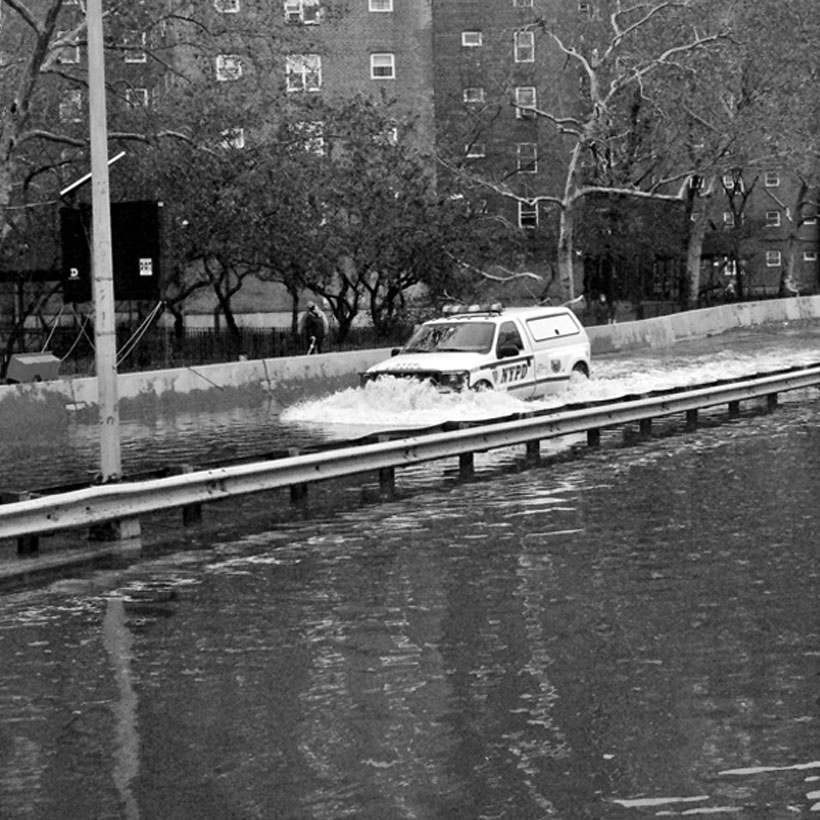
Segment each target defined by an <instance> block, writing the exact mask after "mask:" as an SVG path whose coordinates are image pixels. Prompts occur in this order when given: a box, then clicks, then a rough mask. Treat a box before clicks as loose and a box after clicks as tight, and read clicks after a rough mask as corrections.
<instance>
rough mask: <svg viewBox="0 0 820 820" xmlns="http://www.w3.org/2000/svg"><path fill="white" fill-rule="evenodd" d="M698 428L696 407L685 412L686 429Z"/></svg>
mask: <svg viewBox="0 0 820 820" xmlns="http://www.w3.org/2000/svg"><path fill="white" fill-rule="evenodd" d="M697 426H698V410H697V407H694V408H692V409H691V410H687V411H686V429H687V430H694V429H696V428H697Z"/></svg>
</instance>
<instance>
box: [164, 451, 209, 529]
mask: <svg viewBox="0 0 820 820" xmlns="http://www.w3.org/2000/svg"><path fill="white" fill-rule="evenodd" d="M171 472H172V474H173V475H187V474H188V473H193V472H194V467H193V465H192V464H182V465H180V466H179V467H174V469H173V470H172V471H171ZM201 523H202V504H187V505H186V506H184V507H183V508H182V525H183V526H184V527H193V526H195V525H196V524H201Z"/></svg>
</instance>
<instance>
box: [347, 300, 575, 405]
mask: <svg viewBox="0 0 820 820" xmlns="http://www.w3.org/2000/svg"><path fill="white" fill-rule="evenodd" d="M573 374H578V375H583V376H589V374H590V348H589V339H588V337H587V334H586V331H585V330H584V328H583V326H582V325H581V323H580V322H579V321H578V319H577V318H576V316H575V314H574V313H573V312H572V311H571V310H570V309H569V308H566V307H510V308H503V307H501V306H500V305H492V306H486V307H485V306H481V305H472V306H469V307H464V306H460V305H456V306H451V307H449V308H445V310H444V315H443V316H442V317H441V318H439V319H433V320H431V321H429V322H425V323H424V324H423V325H421V326H420V327H419V328H418V329H417V330H416V332H415V333H414V334H413V335H412V336H411V337H410V339H409V341H408V342H407V343H406V344H405V345H404V347H402V348H397V349H396V350H394V351H393V355H392V357H391V358H390V359H387V360H386V361H383V362H379V363H378V364H375V365H373V366H372V367H370V368H368V369H367V370H366V371H365V372H364V373H362V374H361V379H362V384H363V385H364V384H367V382H370V381H373V380H374V379H379V378H382V377H386V376H392V377H396V378H412V379H418V380H423V381H429V382H431V383H432V384H434V385H435V386H436V387H437V388H438V389H439V390H442V391H448V392H449V391H457V390H468V389H469V390H504V391H506V392H509V393H512V394H513V395H515V396H517V397H518V398H522V399H531V398H539V397H541V396H544V395H547V394H549V393H558V392H561V391H562V390H564V389H565V388H566V387H567V386H568V384H569V381H570V378H572V377H573Z"/></svg>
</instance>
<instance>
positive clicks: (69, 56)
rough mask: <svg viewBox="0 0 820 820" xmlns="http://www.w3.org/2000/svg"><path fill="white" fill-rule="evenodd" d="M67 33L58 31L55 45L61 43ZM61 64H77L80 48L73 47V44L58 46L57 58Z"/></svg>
mask: <svg viewBox="0 0 820 820" xmlns="http://www.w3.org/2000/svg"><path fill="white" fill-rule="evenodd" d="M66 34H67V32H65V31H58V32H57V43H62V40H63V37H65V36H66ZM57 59H58V60H59V61H60V62H61V63H64V64H69V63H79V62H80V47H79V46H78V45H75V44H74V43H70V44H66V45H62V44H61V45H60V46H59V48H58V58H57Z"/></svg>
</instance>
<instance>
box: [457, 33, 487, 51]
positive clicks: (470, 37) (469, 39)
mask: <svg viewBox="0 0 820 820" xmlns="http://www.w3.org/2000/svg"><path fill="white" fill-rule="evenodd" d="M461 45H463V46H464V47H465V48H478V46H482V45H484V37H483V35H482V34H481V32H480V31H462V32H461Z"/></svg>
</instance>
